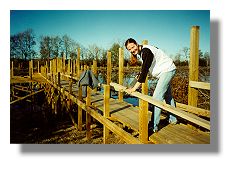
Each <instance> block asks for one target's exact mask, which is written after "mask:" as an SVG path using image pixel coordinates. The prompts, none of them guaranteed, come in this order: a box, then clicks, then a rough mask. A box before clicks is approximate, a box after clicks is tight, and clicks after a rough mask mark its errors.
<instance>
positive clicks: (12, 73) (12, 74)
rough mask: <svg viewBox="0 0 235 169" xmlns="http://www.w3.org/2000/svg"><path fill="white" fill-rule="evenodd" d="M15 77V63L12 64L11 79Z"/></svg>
mask: <svg viewBox="0 0 235 169" xmlns="http://www.w3.org/2000/svg"><path fill="white" fill-rule="evenodd" d="M13 76H14V63H13V61H12V62H11V77H13Z"/></svg>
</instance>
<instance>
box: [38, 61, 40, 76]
mask: <svg viewBox="0 0 235 169" xmlns="http://www.w3.org/2000/svg"><path fill="white" fill-rule="evenodd" d="M39 68H40V67H39V61H38V73H40V70H39Z"/></svg>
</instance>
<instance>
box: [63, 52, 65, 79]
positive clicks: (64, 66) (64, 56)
mask: <svg viewBox="0 0 235 169" xmlns="http://www.w3.org/2000/svg"><path fill="white" fill-rule="evenodd" d="M62 69H63V70H62V72H63V73H64V74H65V56H64V54H63V58H62Z"/></svg>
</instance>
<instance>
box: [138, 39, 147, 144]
mask: <svg viewBox="0 0 235 169" xmlns="http://www.w3.org/2000/svg"><path fill="white" fill-rule="evenodd" d="M142 44H143V45H147V44H148V41H147V40H143V42H142ZM142 94H144V95H148V76H147V77H146V79H145V83H142ZM139 107H140V110H139V135H140V136H139V139H140V141H141V142H142V143H145V144H147V143H148V102H147V101H144V100H142V99H140V100H139Z"/></svg>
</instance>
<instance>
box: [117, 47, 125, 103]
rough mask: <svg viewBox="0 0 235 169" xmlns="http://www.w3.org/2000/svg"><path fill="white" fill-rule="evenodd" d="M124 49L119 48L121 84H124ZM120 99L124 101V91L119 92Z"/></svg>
mask: <svg viewBox="0 0 235 169" xmlns="http://www.w3.org/2000/svg"><path fill="white" fill-rule="evenodd" d="M123 66H124V50H123V49H122V48H119V69H118V71H119V73H118V74H119V84H120V85H123V72H124V71H123ZM118 100H119V101H123V92H120V91H119V92H118Z"/></svg>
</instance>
